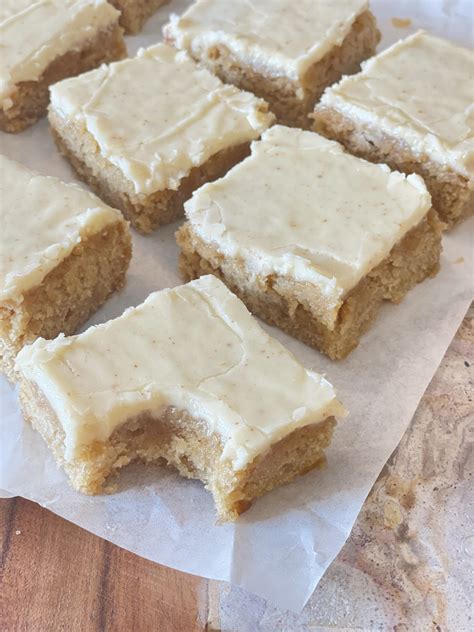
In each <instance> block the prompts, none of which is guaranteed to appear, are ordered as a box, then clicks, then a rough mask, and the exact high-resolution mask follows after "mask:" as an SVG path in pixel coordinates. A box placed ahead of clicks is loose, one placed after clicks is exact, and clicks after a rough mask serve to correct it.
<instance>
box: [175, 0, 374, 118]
mask: <svg viewBox="0 0 474 632" xmlns="http://www.w3.org/2000/svg"><path fill="white" fill-rule="evenodd" d="M164 35H165V39H166V40H167V41H169V42H171V43H173V44H174V46H176V47H177V48H179V49H181V50H186V51H187V52H188V53H189V54H190V55H191V56H192V57H193V58H194V59H196V60H197V61H199V62H200V63H201V64H204V65H205V66H206V67H207V68H209V70H211V71H212V72H213V73H215V74H216V75H217V76H218V77H220V79H222V81H225V82H226V83H230V84H234V85H236V86H237V87H239V88H242V89H243V90H248V91H250V92H253V93H254V94H256V95H257V96H259V97H262V98H264V99H265V100H266V101H267V102H268V104H269V106H270V109H271V111H272V112H274V113H275V115H276V116H277V119H278V121H279V122H280V123H284V124H285V125H293V126H295V127H303V128H307V127H309V126H310V124H311V121H310V120H309V118H308V114H309V113H310V112H312V110H313V108H314V104H315V103H316V102H317V101H318V100H319V98H320V96H321V94H322V93H323V90H324V89H325V88H326V87H327V86H329V85H331V84H332V83H334V82H335V81H338V80H339V79H340V78H341V76H342V75H344V74H350V73H353V72H357V71H358V70H359V69H360V62H361V61H362V60H364V59H367V57H370V56H371V55H373V54H374V53H375V47H376V46H377V43H378V41H379V39H380V34H379V32H378V29H377V26H376V22H375V18H374V16H373V15H372V13H371V12H370V10H369V5H368V2H367V1H366V0H342V1H341V0H338V1H337V2H328V0H299V1H298V2H288V1H287V0H251V1H244V0H234V1H233V2H228V0H198V1H197V2H195V3H194V4H193V5H192V6H191V7H190V8H189V9H188V10H187V11H186V12H185V13H183V15H181V16H180V17H178V16H176V15H175V16H172V18H171V21H170V23H169V24H168V25H167V26H165V28H164Z"/></svg>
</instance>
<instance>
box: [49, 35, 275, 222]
mask: <svg viewBox="0 0 474 632" xmlns="http://www.w3.org/2000/svg"><path fill="white" fill-rule="evenodd" d="M49 120H50V123H51V127H52V131H53V135H54V138H55V140H56V143H57V144H58V146H59V148H60V150H61V151H62V152H63V153H64V155H65V156H66V157H67V158H68V159H69V160H70V162H71V163H72V165H73V166H74V168H75V169H76V171H77V173H78V175H79V177H81V178H82V179H83V180H85V182H87V183H88V184H89V185H90V186H91V187H92V188H93V189H94V190H95V192H96V193H97V194H98V195H99V196H100V197H101V198H102V199H104V200H105V201H106V202H108V203H109V204H111V205H112V206H114V207H116V208H119V209H121V210H122V211H123V213H124V214H125V216H126V217H127V218H128V219H130V221H131V223H132V225H133V226H134V227H135V228H136V229H138V230H140V231H141V232H144V233H147V232H150V231H152V230H153V229H154V228H156V227H157V226H160V225H161V224H165V223H169V222H172V221H174V220H176V219H178V218H179V217H181V215H182V213H183V202H184V201H185V200H186V199H187V198H188V197H189V196H190V195H191V193H192V191H193V190H194V189H195V188H197V187H198V186H200V185H201V184H203V183H204V182H207V181H209V180H212V179H214V178H217V177H219V176H221V175H224V173H225V172H226V171H227V170H228V169H229V168H230V167H231V166H233V165H234V164H235V163H236V162H238V161H239V160H241V159H242V158H243V157H244V156H246V155H247V154H248V152H249V143H250V141H251V140H252V139H255V138H258V137H259V136H260V134H261V133H262V132H263V131H264V130H265V129H266V128H267V127H268V126H269V125H270V123H271V122H272V120H273V116H272V115H271V114H269V113H268V112H267V104H266V103H265V102H264V101H262V100H260V99H257V98H256V97H254V96H253V95H251V94H249V93H246V92H241V91H240V90H237V88H234V87H233V86H224V85H223V84H222V83H221V82H220V81H219V79H217V78H216V77H214V76H213V75H211V74H210V73H209V72H208V71H207V70H205V69H204V68H199V67H198V66H197V65H196V64H195V63H194V62H193V61H191V60H190V59H189V58H188V57H187V56H186V54H185V53H179V52H177V51H176V50H175V49H173V48H172V47H171V46H166V45H165V44H158V45H157V46H153V47H151V48H148V49H147V50H141V51H140V52H139V54H138V56H137V57H135V58H134V59H127V60H125V61H121V62H118V63H115V64H111V65H110V66H103V67H101V68H99V69H97V70H94V71H92V72H90V73H87V74H84V75H81V76H80V77H75V78H74V79H68V80H66V81H62V82H60V83H57V84H56V85H54V86H53V87H52V88H51V106H50V114H49Z"/></svg>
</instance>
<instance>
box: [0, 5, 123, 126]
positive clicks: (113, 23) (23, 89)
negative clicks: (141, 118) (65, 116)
mask: <svg viewBox="0 0 474 632" xmlns="http://www.w3.org/2000/svg"><path fill="white" fill-rule="evenodd" d="M119 15H120V14H119V12H118V11H117V10H116V9H114V8H113V7H112V6H111V5H110V4H109V3H108V2H106V0H42V1H41V2H37V1H36V0H2V2H1V4H0V49H1V51H2V53H1V54H2V64H1V66H0V102H1V107H0V129H2V130H3V131H5V132H21V131H22V130H23V129H25V128H26V127H28V126H29V125H32V124H33V123H35V122H36V121H37V120H38V119H39V118H41V117H42V116H44V115H45V114H46V109H47V106H48V102H49V91H48V88H49V86H50V85H51V84H53V83H55V82H56V81H60V80H61V79H65V78H66V77H71V76H73V75H78V74H80V73H81V72H85V71H86V70H90V69H91V68H96V67H97V66H100V64H102V63H105V62H109V61H113V60H116V59H121V58H122V57H125V55H126V54H127V49H126V46H125V42H124V39H123V35H122V29H121V28H120V26H119V23H118V19H119Z"/></svg>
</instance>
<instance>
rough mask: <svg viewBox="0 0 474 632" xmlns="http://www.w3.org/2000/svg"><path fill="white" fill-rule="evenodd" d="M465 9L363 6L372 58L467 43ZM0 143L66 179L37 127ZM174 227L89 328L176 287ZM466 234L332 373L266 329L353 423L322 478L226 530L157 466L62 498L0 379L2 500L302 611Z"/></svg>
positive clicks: (435, 335)
mask: <svg viewBox="0 0 474 632" xmlns="http://www.w3.org/2000/svg"><path fill="white" fill-rule="evenodd" d="M229 1H230V0H229ZM187 4H188V3H187V2H178V1H175V2H171V4H170V5H168V6H166V7H163V9H161V10H160V12H159V13H158V15H157V16H156V17H155V18H154V19H153V20H152V21H150V22H149V23H148V25H147V27H146V29H145V33H144V34H142V35H141V36H139V37H134V38H129V39H128V42H129V50H130V53H134V52H135V50H136V49H137V47H138V46H139V45H140V46H141V45H149V44H151V43H153V42H154V41H156V40H158V39H159V33H160V28H161V25H162V24H163V23H164V22H165V21H166V20H167V17H168V15H169V13H170V11H176V12H180V11H181V10H182V8H183V7H184V6H186V5H187ZM472 6H473V5H472V3H471V1H470V0H468V1H467V2H461V1H455V0H452V1H446V2H438V1H436V0H428V1H425V2H422V1H419V2H418V1H416V0H412V1H409V2H401V1H399V0H398V1H395V0H394V1H388V0H387V1H383V0H379V1H378V2H373V7H374V10H375V13H376V14H377V17H378V19H379V23H380V25H381V27H382V31H383V33H384V40H383V42H382V45H381V48H383V47H384V46H386V45H387V44H389V43H391V42H393V41H395V40H396V39H397V38H398V37H402V36H404V35H406V34H407V33H408V32H410V31H412V30H414V29H415V28H419V27H425V28H428V29H430V30H432V31H434V32H436V33H437V34H440V35H444V36H446V37H449V38H451V39H453V40H457V41H459V42H461V43H464V44H469V39H470V37H471V33H472ZM391 17H409V18H412V20H413V23H412V25H411V27H410V28H409V29H405V30H400V29H395V28H394V27H393V26H391V23H390V18H391ZM159 89H160V86H159V85H157V90H159ZM0 142H1V151H2V153H4V154H6V155H7V156H9V157H11V158H15V159H17V160H19V161H21V162H23V163H25V164H27V165H28V166H30V167H33V168H35V169H37V170H39V171H40V172H42V173H44V174H51V175H56V176H59V177H61V178H63V179H64V180H67V181H68V180H69V181H70V180H72V179H73V176H72V173H71V171H70V169H69V167H68V165H67V164H66V162H65V161H64V160H63V159H62V158H61V157H60V156H59V155H58V153H57V152H56V150H55V148H54V146H53V143H52V141H51V139H50V137H49V135H48V130H47V125H46V122H45V121H42V122H41V123H39V124H37V125H35V126H34V127H33V128H31V129H29V130H27V131H26V132H24V133H22V134H20V135H17V136H8V135H5V134H2V135H1V139H0ZM177 226H178V224H176V225H173V226H169V227H166V228H164V229H161V230H159V231H158V232H156V233H155V234H154V235H153V236H150V237H141V236H138V235H137V234H135V233H134V258H133V262H132V266H131V270H130V273H129V276H128V284H127V287H126V289H125V291H124V292H122V293H121V294H120V295H118V296H115V297H114V298H112V299H111V300H110V301H109V302H108V303H107V305H106V306H105V307H104V308H103V309H101V310H100V311H99V312H98V313H97V314H96V316H95V318H94V319H93V320H92V321H91V322H90V323H89V324H93V323H99V322H103V321H105V320H108V319H109V318H113V317H116V316H118V315H120V314H121V313H122V311H123V310H124V309H125V308H126V307H128V306H130V305H137V304H138V303H140V302H141V301H143V300H144V299H145V298H146V296H147V295H148V294H149V293H150V292H152V291H155V290H158V289H161V288H164V287H169V286H174V285H177V284H179V283H180V278H179V276H178V274H177V255H178V251H177V247H176V245H175V243H174V238H173V235H174V232H175V230H176V228H177ZM473 227H474V221H473V220H470V221H469V222H466V223H464V224H463V225H462V226H460V227H458V228H457V229H456V230H455V231H453V232H452V233H451V234H449V235H448V236H447V237H446V238H445V240H444V254H443V259H442V267H441V272H440V274H439V275H438V276H437V277H436V278H435V279H433V280H429V281H427V282H425V283H423V284H422V285H420V286H419V287H418V288H416V289H415V290H413V291H412V292H411V293H410V294H409V296H408V297H407V298H406V299H405V301H404V302H403V303H402V304H401V305H399V306H394V305H387V306H384V308H383V309H382V312H381V315H380V318H379V319H378V321H377V323H376V325H375V326H374V328H373V329H372V330H371V331H370V332H369V333H368V334H367V335H366V336H365V337H364V339H363V342H362V344H361V346H360V347H359V349H357V350H356V351H355V352H354V353H353V354H352V355H351V356H350V357H349V358H348V359H347V360H345V361H343V362H340V363H334V362H331V361H329V360H328V359H326V358H324V357H323V356H322V355H320V354H319V353H317V352H316V351H314V350H312V349H310V348H309V347H306V346H305V345H303V344H301V343H298V342H297V341H295V340H292V339H291V338H290V337H288V336H286V335H284V334H282V333H281V332H279V331H278V330H276V329H272V328H268V329H269V330H270V331H271V333H272V334H273V335H274V336H275V337H277V338H278V339H279V340H280V341H281V342H283V344H285V345H287V346H288V347H289V348H290V349H291V350H292V351H293V352H294V353H295V354H296V356H297V357H298V358H299V359H300V360H301V362H303V363H304V364H305V365H306V366H308V367H312V368H315V369H316V370H318V371H320V372H323V373H326V374H327V376H328V378H329V379H330V380H331V381H332V382H333V383H334V384H335V386H336V387H337V389H338V393H339V396H340V399H341V400H342V401H343V402H344V404H345V405H346V406H347V408H348V409H349V410H350V411H351V415H350V417H349V418H348V419H346V420H344V421H343V422H341V423H340V424H339V425H338V427H337V429H336V432H335V436H334V440H333V443H332V445H331V447H330V449H329V450H328V466H327V468H326V469H325V470H324V471H321V472H313V473H311V474H308V475H307V476H305V477H303V478H301V479H300V480H298V481H295V482H294V483H292V484H290V485H287V486H285V487H283V488H281V489H278V490H275V491H274V492H272V493H271V494H269V495H267V496H266V497H264V498H262V499H260V500H259V501H258V502H257V503H256V504H255V506H254V507H253V508H252V509H250V510H249V511H248V512H247V513H246V514H245V515H244V516H242V517H241V519H240V520H239V521H238V522H237V523H236V524H234V525H224V526H215V524H214V520H215V514H214V509H213V504H212V500H211V497H210V495H209V494H208V493H207V492H206V491H204V489H203V487H202V485H201V484H200V483H199V482H196V481H186V480H183V479H181V478H180V477H179V476H178V475H177V474H175V473H174V472H173V471H170V470H168V469H166V468H161V467H158V466H156V467H154V466H150V467H143V466H140V465H136V466H133V467H131V468H129V469H128V470H126V471H125V472H124V473H123V475H122V476H121V478H120V485H119V491H118V493H116V494H114V495H110V496H98V497H85V496H81V495H80V494H78V493H77V492H75V491H73V490H71V489H70V488H69V486H68V484H67V482H66V478H65V476H64V475H63V473H62V472H61V471H60V470H58V469H57V468H56V466H55V464H54V462H53V459H52V457H51V456H50V454H49V452H48V450H47V449H46V447H45V445H44V444H43V442H42V440H41V439H40V437H39V436H37V435H36V433H34V432H33V431H32V429H31V428H30V427H29V426H27V425H26V424H25V423H24V422H23V420H22V418H21V414H20V412H19V407H18V403H17V397H16V393H15V392H14V390H13V389H12V388H11V387H10V386H9V385H8V383H7V382H6V381H5V380H4V379H3V378H2V379H1V380H0V405H1V420H0V432H1V446H0V488H2V489H4V490H5V492H6V493H5V495H8V494H14V495H20V496H24V497H25V498H29V499H31V500H34V501H36V502H38V503H39V504H41V505H43V506H44V507H47V508H48V509H50V510H51V511H54V512H55V513H57V514H59V515H61V516H63V517H64V518H66V519H68V520H70V521H72V522H75V523H76V524H78V525H80V526H81V527H83V528H85V529H88V530H89V531H92V532H93V533H96V534H97V535H99V536H101V537H103V538H106V539H107V540H110V541H111V542H114V543H115V544H118V545H119V546H122V547H124V548H126V549H129V550H130V551H133V552H135V553H137V554H138V555H141V556H143V557H146V558H149V559H151V560H154V561H156V562H159V563H161V564H165V565H168V566H171V567H174V568H177V569H180V570H183V571H187V572H190V573H194V574H197V575H202V576H204V577H209V578H213V579H221V580H227V581H230V582H232V583H235V584H237V585H239V586H242V587H243V588H245V589H247V590H249V591H252V592H255V593H256V594H258V595H260V596H262V597H264V598H266V599H269V600H271V601H272V602H273V603H275V604H276V605H278V607H279V608H282V609H285V608H288V609H293V610H299V609H301V608H302V607H303V606H304V604H305V602H306V601H307V599H308V598H309V596H310V595H311V593H312V591H313V590H314V588H315V586H316V584H317V583H318V581H319V579H320V578H321V576H322V575H323V573H324V571H325V570H326V568H327V567H328V565H329V564H330V563H331V561H332V560H333V559H334V557H335V556H336V555H337V553H338V551H339V550H340V548H341V547H342V545H343V544H344V542H345V540H346V539H347V537H348V535H349V533H350V530H351V527H352V525H353V523H354V521H355V519H356V517H357V514H358V512H359V510H360V508H361V506H362V503H363V502H364V499H365V498H366V496H367V494H368V492H369V490H370V488H371V486H372V484H373V483H374V481H375V479H376V477H377V475H378V474H379V472H380V470H381V468H382V467H383V465H384V463H385V461H386V460H387V458H388V457H389V456H390V454H391V452H392V451H393V450H394V448H395V447H396V445H397V444H398V442H399V440H400V438H401V436H402V434H403V433H404V431H405V429H406V428H407V426H408V424H409V423H410V420H411V418H412V416H413V413H414V411H415V409H416V407H417V404H418V402H419V400H420V398H421V397H422V395H423V392H424V390H425V388H426V386H427V384H428V383H429V381H430V379H431V377H432V376H433V374H434V372H435V370H436V368H437V366H438V364H439V362H440V360H441V358H442V357H443V354H444V352H445V350H446V348H447V347H448V345H449V343H450V341H451V339H452V337H453V335H454V334H455V332H456V329H457V327H458V325H459V323H460V322H461V320H462V318H463V316H464V314H465V312H466V309H467V307H468V305H469V302H470V300H471V297H472V285H473V283H472V282H473V259H472V235H473Z"/></svg>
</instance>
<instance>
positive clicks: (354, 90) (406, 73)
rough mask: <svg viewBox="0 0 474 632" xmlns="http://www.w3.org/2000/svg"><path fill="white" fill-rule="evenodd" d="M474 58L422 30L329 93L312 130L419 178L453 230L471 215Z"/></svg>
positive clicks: (473, 207)
mask: <svg viewBox="0 0 474 632" xmlns="http://www.w3.org/2000/svg"><path fill="white" fill-rule="evenodd" d="M473 86H474V53H473V51H470V50H468V49H466V48H461V47H460V46H456V45H454V44H452V43H451V42H448V41H446V40H442V39H439V38H437V37H434V36H433V35H430V34H429V33H426V32H424V31H419V32H417V33H415V34H414V35H411V36H410V37H408V38H406V39H404V40H401V41H399V42H397V43H396V44H394V45H393V46H392V47H391V48H388V49H387V50H385V51H384V52H383V53H380V55H378V56H377V57H375V58H373V59H371V60H369V61H368V62H366V63H365V64H364V66H363V70H362V72H361V73H359V74H358V75H354V76H353V77H345V78H344V79H343V80H342V81H341V82H340V83H339V84H337V85H336V86H334V87H332V88H330V89H328V90H327V91H326V92H325V94H324V96H323V98H322V99H321V103H320V104H319V105H318V106H317V108H316V111H315V113H314V119H315V120H314V128H315V130H316V131H318V132H320V133H321V134H324V135H325V136H327V137H328V138H332V139H334V140H338V141H339V142H341V143H342V144H343V145H344V146H345V147H346V148H347V149H348V150H349V151H350V152H352V153H353V154H355V155H356V156H361V157H362V158H366V159H367V160H371V161H372V162H383V163H387V164H388V165H389V166H390V167H391V168H392V169H398V170H399V171H403V172H405V173H418V174H419V175H421V176H422V177H423V178H424V180H425V182H426V185H427V187H428V190H429V192H430V193H431V197H432V200H433V207H434V208H435V209H436V211H437V212H438V214H439V216H440V218H441V219H442V220H443V222H445V223H446V224H447V225H448V226H452V225H453V224H455V223H456V222H458V221H460V220H462V219H463V218H465V217H467V216H468V215H471V214H472V213H473V212H474V127H473V120H474V119H473V113H474V105H473V100H474V88H473Z"/></svg>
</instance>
